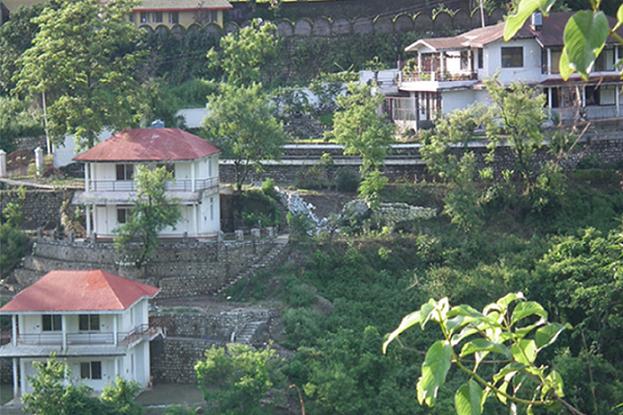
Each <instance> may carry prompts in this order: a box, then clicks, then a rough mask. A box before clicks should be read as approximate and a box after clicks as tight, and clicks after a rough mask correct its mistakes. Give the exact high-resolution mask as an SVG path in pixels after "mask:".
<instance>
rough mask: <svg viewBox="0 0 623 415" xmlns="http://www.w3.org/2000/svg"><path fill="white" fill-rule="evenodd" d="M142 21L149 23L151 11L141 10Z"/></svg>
mask: <svg viewBox="0 0 623 415" xmlns="http://www.w3.org/2000/svg"><path fill="white" fill-rule="evenodd" d="M141 23H149V13H146V12H141Z"/></svg>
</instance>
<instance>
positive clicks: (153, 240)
mask: <svg viewBox="0 0 623 415" xmlns="http://www.w3.org/2000/svg"><path fill="white" fill-rule="evenodd" d="M171 179H172V175H171V173H169V172H167V170H166V168H165V167H158V168H153V169H152V168H150V167H147V166H139V167H138V168H137V170H136V174H135V176H134V180H135V182H136V199H135V201H134V205H133V206H132V209H131V210H130V218H129V220H128V221H127V222H126V223H124V224H122V225H121V226H119V228H117V229H116V232H117V236H116V237H115V247H116V248H117V251H119V252H126V253H127V252H131V251H132V248H133V244H134V243H136V242H138V243H139V244H140V249H139V252H138V253H137V254H136V258H135V261H134V262H135V264H136V266H137V267H139V268H140V267H142V266H143V265H144V264H145V263H146V262H147V261H148V260H149V257H150V256H151V254H152V253H153V251H154V249H155V248H156V247H157V246H158V234H159V232H160V231H162V230H163V229H164V228H166V227H167V226H171V227H174V226H175V224H176V223H177V221H178V220H179V218H180V216H181V213H180V207H179V204H178V203H176V202H175V201H173V200H170V199H169V198H168V197H167V195H166V182H167V180H171Z"/></svg>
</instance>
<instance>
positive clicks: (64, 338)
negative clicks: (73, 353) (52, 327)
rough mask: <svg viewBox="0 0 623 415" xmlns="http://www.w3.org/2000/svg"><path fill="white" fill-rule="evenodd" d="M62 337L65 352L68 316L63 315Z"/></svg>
mask: <svg viewBox="0 0 623 415" xmlns="http://www.w3.org/2000/svg"><path fill="white" fill-rule="evenodd" d="M61 330H62V331H61V336H62V338H63V350H65V349H67V316H66V315H65V314H61Z"/></svg>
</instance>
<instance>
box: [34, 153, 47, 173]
mask: <svg viewBox="0 0 623 415" xmlns="http://www.w3.org/2000/svg"><path fill="white" fill-rule="evenodd" d="M35 168H36V171H37V176H42V175H43V169H44V168H45V163H44V160H43V149H42V148H41V147H37V148H35Z"/></svg>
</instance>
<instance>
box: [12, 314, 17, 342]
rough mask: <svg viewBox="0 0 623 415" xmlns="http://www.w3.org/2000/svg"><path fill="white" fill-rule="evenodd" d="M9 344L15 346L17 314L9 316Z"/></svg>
mask: <svg viewBox="0 0 623 415" xmlns="http://www.w3.org/2000/svg"><path fill="white" fill-rule="evenodd" d="M11 344H12V345H13V347H15V346H17V314H13V315H12V316H11Z"/></svg>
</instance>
